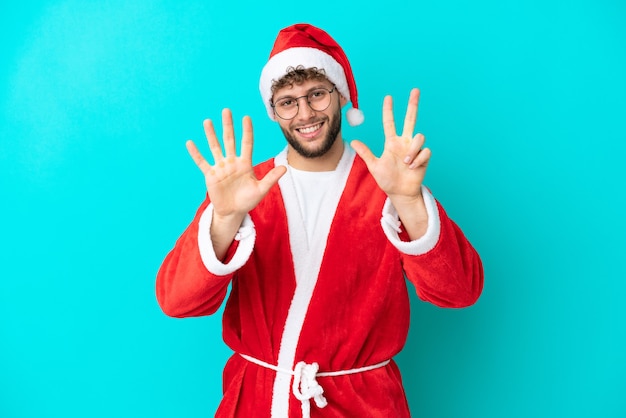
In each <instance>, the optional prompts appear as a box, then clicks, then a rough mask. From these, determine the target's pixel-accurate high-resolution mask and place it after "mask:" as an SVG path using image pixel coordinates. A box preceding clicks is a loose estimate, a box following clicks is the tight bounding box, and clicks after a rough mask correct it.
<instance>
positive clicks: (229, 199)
mask: <svg viewBox="0 0 626 418" xmlns="http://www.w3.org/2000/svg"><path fill="white" fill-rule="evenodd" d="M260 89H261V95H262V97H263V99H264V101H265V104H266V106H267V111H268V115H269V116H270V118H272V119H274V120H276V122H278V125H279V126H280V128H281V130H282V131H283V134H284V136H285V138H286V139H287V147H286V148H285V149H284V150H283V151H282V152H281V153H280V154H278V155H277V156H276V157H275V158H274V159H271V160H269V161H266V162H264V163H262V164H259V165H258V166H256V167H252V141H253V138H252V124H251V121H250V118H248V117H244V119H243V135H242V140H241V149H240V155H239V156H237V154H236V145H235V138H234V134H233V122H232V116H231V113H230V111H229V110H227V109H226V110H224V111H223V113H222V124H223V148H222V146H221V145H220V142H219V140H218V138H217V135H216V133H215V130H214V127H213V123H212V122H211V121H210V120H207V121H205V123H204V128H205V132H206V136H207V139H208V143H209V147H210V150H211V153H212V156H213V159H214V164H213V165H210V164H209V163H208V162H207V161H206V160H205V159H204V158H203V157H202V155H201V154H200V152H199V151H198V149H197V148H196V146H195V145H194V144H193V142H191V141H189V142H188V143H187V148H188V151H189V153H190V155H191V157H192V158H193V160H194V161H195V163H196V164H197V165H198V167H199V168H200V170H201V171H202V172H203V174H204V176H205V180H206V186H207V190H208V197H207V199H206V201H205V202H204V203H203V204H202V205H201V207H200V209H199V210H198V212H197V214H196V217H195V219H194V220H193V222H192V223H191V225H190V226H189V227H188V228H187V230H186V231H185V232H184V233H183V235H182V236H181V237H180V239H179V240H178V241H177V243H176V246H175V247H174V249H173V250H172V251H171V252H170V254H168V256H167V258H166V259H165V261H164V263H163V265H162V267H161V269H160V271H159V273H158V277H157V297H158V300H159V303H160V305H161V307H162V309H163V311H164V312H165V313H166V314H168V315H171V316H175V317H186V316H199V315H209V314H212V313H214V312H215V311H216V310H217V309H218V308H219V306H220V305H221V303H222V302H223V300H224V298H225V295H226V293H227V288H228V286H229V285H231V286H232V290H231V293H230V296H229V298H228V301H227V302H226V307H225V310H224V319H223V327H224V332H223V336H224V341H225V342H226V344H227V345H228V346H229V347H230V348H231V349H232V350H233V351H234V352H235V354H234V355H233V356H232V357H231V358H230V359H229V361H228V363H227V364H226V367H225V370H224V398H223V400H222V402H221V404H220V406H219V408H218V411H217V413H216V416H218V417H246V418H247V417H270V416H271V417H304V418H308V417H309V416H312V417H315V416H324V417H408V416H409V415H410V413H409V409H408V406H407V402H406V397H405V394H404V390H403V387H402V382H401V377H400V373H399V370H398V368H397V366H396V364H395V363H394V362H393V360H392V357H393V356H394V355H396V354H397V353H398V352H399V351H400V350H401V349H402V347H403V345H404V343H405V340H406V336H407V333H408V327H409V300H408V294H407V289H406V282H405V279H404V277H405V276H404V275H405V274H406V277H407V278H408V280H410V281H411V282H412V283H413V285H414V286H415V288H416V291H417V294H418V295H419V297H420V298H422V299H423V300H426V301H429V302H431V303H434V304H436V305H438V306H442V307H464V306H468V305H471V304H473V303H474V302H475V301H476V300H477V298H478V296H479V295H480V293H481V291H482V285H483V272H482V265H481V261H480V258H479V256H478V254H477V253H476V251H475V250H474V249H473V248H472V246H471V245H470V243H469V242H468V241H467V239H466V238H465V237H464V235H463V233H462V232H461V230H460V229H459V228H458V227H457V226H456V225H455V224H454V223H453V222H452V221H451V220H450V219H449V218H448V217H447V215H446V213H445V212H444V210H443V209H442V208H441V206H439V205H438V203H437V202H436V201H435V200H434V199H433V197H432V195H431V194H430V192H429V191H428V190H427V189H426V188H425V187H424V186H422V181H423V179H424V175H425V173H426V168H427V164H428V161H429V158H430V155H431V154H430V150H428V149H427V148H422V146H423V144H424V136H423V135H421V134H418V135H415V136H414V135H413V129H414V126H415V122H416V118H417V109H418V98H419V91H418V90H417V89H415V90H413V91H412V92H411V94H410V97H409V103H408V107H407V112H406V117H405V121H404V126H403V131H402V134H401V135H399V136H398V135H397V134H396V128H395V123H394V119H393V111H392V100H391V98H390V97H387V98H385V100H384V103H383V126H384V132H385V146H384V151H383V153H382V155H381V156H380V158H376V157H375V156H374V155H373V154H372V152H371V151H370V150H369V149H368V147H367V146H366V145H364V144H363V143H361V142H358V141H352V143H351V147H350V146H348V145H347V144H345V143H344V141H343V139H342V136H341V108H342V107H343V106H344V105H346V104H347V103H348V102H351V103H352V106H353V108H352V109H350V110H349V111H348V112H347V119H348V121H349V122H351V123H353V124H359V123H361V122H362V121H363V115H362V114H361V113H360V110H359V109H358V102H357V90H356V84H355V82H354V78H353V76H352V70H351V68H350V64H349V62H348V60H347V58H346V56H345V54H344V52H343V50H342V49H341V47H339V45H338V44H337V43H336V42H335V41H334V40H333V39H332V38H331V37H330V36H329V35H328V34H327V33H325V32H323V31H322V30H320V29H318V28H315V27H313V26H310V25H306V24H298V25H294V26H291V27H288V28H285V29H283V30H282V31H280V33H279V35H278V38H277V40H276V43H275V45H274V48H273V50H272V52H271V54H270V59H269V61H268V63H267V64H266V65H265V67H264V69H263V72H262V74H261V81H260ZM312 403H313V404H314V405H312Z"/></svg>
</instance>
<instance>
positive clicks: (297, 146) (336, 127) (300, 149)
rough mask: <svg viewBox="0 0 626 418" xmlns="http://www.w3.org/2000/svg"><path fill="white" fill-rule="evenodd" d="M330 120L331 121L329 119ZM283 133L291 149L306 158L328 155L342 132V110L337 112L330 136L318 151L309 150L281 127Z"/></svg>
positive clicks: (330, 129) (327, 136) (331, 125)
mask: <svg viewBox="0 0 626 418" xmlns="http://www.w3.org/2000/svg"><path fill="white" fill-rule="evenodd" d="M329 120H330V119H329ZM280 129H281V130H282V131H283V135H285V139H287V142H288V143H289V145H291V147H292V148H293V149H294V150H295V151H296V152H297V153H298V154H300V155H301V156H303V157H304V158H318V157H321V156H323V155H324V154H326V153H327V152H328V151H329V150H330V149H331V148H332V146H333V144H334V143H335V141H336V140H337V137H338V136H339V132H341V109H338V110H337V112H335V114H334V115H333V118H332V122H331V124H330V128H329V129H328V134H327V135H326V138H324V142H322V146H321V147H320V148H318V149H316V150H308V149H306V148H305V147H304V146H302V144H301V143H300V142H298V140H297V139H296V138H294V136H293V135H291V133H290V132H289V131H288V130H287V129H285V128H283V127H281V128H280Z"/></svg>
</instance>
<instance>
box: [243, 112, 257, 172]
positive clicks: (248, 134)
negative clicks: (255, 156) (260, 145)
mask: <svg viewBox="0 0 626 418" xmlns="http://www.w3.org/2000/svg"><path fill="white" fill-rule="evenodd" d="M242 125H243V136H242V137H241V157H242V158H245V159H246V160H249V161H252V147H253V144H254V135H253V133H252V119H251V118H250V116H244V117H243V120H242Z"/></svg>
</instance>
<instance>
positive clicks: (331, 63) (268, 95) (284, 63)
mask: <svg viewBox="0 0 626 418" xmlns="http://www.w3.org/2000/svg"><path fill="white" fill-rule="evenodd" d="M299 65H302V66H303V67H304V68H311V67H316V68H318V69H324V71H325V72H326V77H327V78H328V79H329V80H330V81H331V82H332V83H333V84H334V85H335V86H337V90H338V91H339V93H341V95H342V96H343V97H345V98H346V99H348V101H349V100H350V90H349V89H348V81H347V79H346V73H345V72H344V71H343V67H342V66H341V65H340V64H339V63H338V62H337V61H335V59H334V58H333V57H331V56H330V55H328V54H327V53H325V52H324V51H321V50H319V49H317V48H308V47H297V48H289V49H286V50H284V51H282V52H279V53H278V54H276V55H274V56H273V57H272V58H270V60H269V61H268V62H267V64H265V67H263V71H261V80H260V81H259V90H261V97H262V98H263V104H264V105H265V107H266V109H267V114H268V116H269V117H270V119H272V120H276V118H275V117H274V109H272V106H270V101H271V100H272V81H278V80H279V79H281V78H282V77H283V76H284V75H285V74H287V68H289V67H294V68H296V67H297V66H299Z"/></svg>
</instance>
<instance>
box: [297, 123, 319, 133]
mask: <svg viewBox="0 0 626 418" xmlns="http://www.w3.org/2000/svg"><path fill="white" fill-rule="evenodd" d="M320 126H322V124H321V123H318V124H317V125H314V126H310V127H308V128H300V129H298V131H300V132H301V133H303V134H310V133H313V132H315V131H317V130H318V129H319V128H320Z"/></svg>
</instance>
